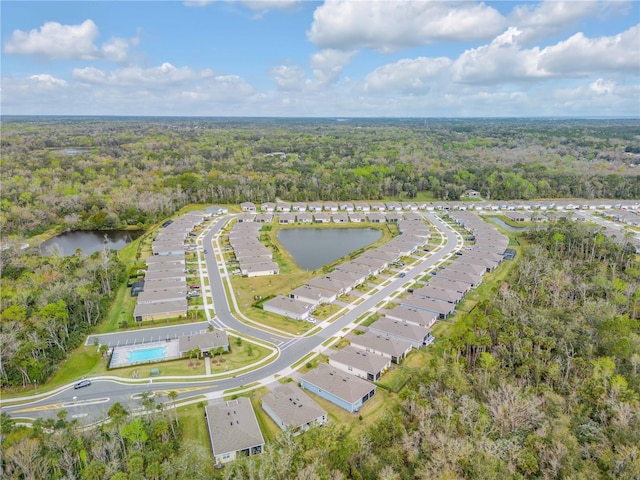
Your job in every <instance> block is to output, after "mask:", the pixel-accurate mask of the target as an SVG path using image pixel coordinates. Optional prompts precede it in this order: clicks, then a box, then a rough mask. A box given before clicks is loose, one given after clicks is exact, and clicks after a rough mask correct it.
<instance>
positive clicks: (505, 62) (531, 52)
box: [452, 26, 640, 84]
mask: <svg viewBox="0 0 640 480" xmlns="http://www.w3.org/2000/svg"><path fill="white" fill-rule="evenodd" d="M521 35H522V31H521V30H519V29H518V28H515V27H510V28H509V29H508V30H507V31H506V32H505V33H503V34H502V35H500V36H498V37H496V38H495V39H494V40H493V41H492V42H491V43H490V44H489V45H483V46H481V47H478V48H473V49H469V50H466V51H465V52H464V53H463V54H462V55H460V57H458V59H457V60H456V61H455V63H454V64H453V67H452V72H453V80H454V81H456V82H461V83H487V84H488V83H498V84H499V83H504V82H513V81H527V80H541V79H546V78H558V77H580V76H587V75H594V74H598V73H602V72H611V73H618V74H625V73H631V74H633V73H635V74H637V73H638V72H640V26H635V27H632V28H630V29H629V30H627V31H626V32H623V33H621V34H619V35H615V36H612V37H599V38H594V39H590V38H587V37H585V36H584V35H583V34H582V33H577V34H575V35H573V36H572V37H570V38H569V39H567V40H565V41H562V42H559V43H557V44H555V45H552V46H549V47H546V48H544V49H540V48H538V47H534V48H531V49H521V48H520V47H519V44H520V42H519V38H520V36H521Z"/></svg>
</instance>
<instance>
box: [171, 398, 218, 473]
mask: <svg viewBox="0 0 640 480" xmlns="http://www.w3.org/2000/svg"><path fill="white" fill-rule="evenodd" d="M170 413H171V414H173V412H170ZM178 421H179V422H180V428H181V429H182V434H183V436H184V438H185V440H191V441H193V442H194V443H196V444H197V445H203V446H205V447H206V448H205V450H206V451H207V455H208V456H209V461H210V462H211V463H213V451H212V450H211V442H210V440H209V429H208V428H207V419H206V418H205V417H204V409H203V408H202V407H200V406H198V404H195V403H194V404H192V405H187V406H184V407H178Z"/></svg>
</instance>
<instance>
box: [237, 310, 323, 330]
mask: <svg viewBox="0 0 640 480" xmlns="http://www.w3.org/2000/svg"><path fill="white" fill-rule="evenodd" d="M244 314H245V315H246V316H247V317H249V318H250V319H251V320H253V321H255V322H258V323H261V324H262V325H265V326H269V327H272V328H276V329H278V330H282V331H284V332H288V333H291V334H294V335H304V334H306V333H307V332H308V331H309V330H311V329H312V328H313V324H312V323H309V322H305V321H304V320H293V319H291V318H286V317H283V316H281V315H276V314H275V313H271V312H266V311H264V310H262V309H261V308H257V307H250V308H249V309H248V310H245V311H244Z"/></svg>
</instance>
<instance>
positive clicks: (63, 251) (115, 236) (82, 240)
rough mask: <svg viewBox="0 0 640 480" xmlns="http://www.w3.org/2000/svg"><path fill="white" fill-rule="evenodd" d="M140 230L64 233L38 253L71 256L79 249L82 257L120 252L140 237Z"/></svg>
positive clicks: (41, 246)
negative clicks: (105, 250)
mask: <svg viewBox="0 0 640 480" xmlns="http://www.w3.org/2000/svg"><path fill="white" fill-rule="evenodd" d="M142 233H143V231H142V230H86V231H78V232H66V233H62V234H60V235H58V236H57V237H53V238H51V239H49V240H47V241H46V242H44V243H43V244H42V245H40V252H42V254H43V255H53V254H58V253H59V254H60V255H63V256H67V255H73V254H74V253H75V252H76V250H77V249H78V248H79V249H80V250H82V253H83V254H84V255H91V254H92V253H94V252H97V251H99V250H102V249H103V248H104V246H105V245H106V246H107V248H111V249H114V250H120V249H121V248H122V247H124V246H125V245H126V244H127V243H130V242H132V241H133V240H135V239H136V238H138V237H139V236H140V235H142Z"/></svg>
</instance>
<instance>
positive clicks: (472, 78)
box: [452, 27, 551, 84]
mask: <svg viewBox="0 0 640 480" xmlns="http://www.w3.org/2000/svg"><path fill="white" fill-rule="evenodd" d="M521 34H522V32H521V31H520V30H518V29H517V28H514V27H509V29H507V31H506V32H504V33H503V34H502V35H499V36H498V37H496V38H495V39H494V40H493V41H492V42H491V43H490V44H489V45H483V46H481V47H478V48H472V49H469V50H466V51H465V52H464V53H462V55H460V56H459V57H458V59H457V60H456V61H455V62H454V64H453V66H452V75H453V80H454V81H456V82H460V83H487V84H488V83H495V82H498V83H502V82H510V81H524V80H533V79H541V78H545V77H549V76H551V73H550V72H546V71H544V70H541V69H540V68H539V66H538V60H539V56H540V51H539V49H538V48H537V47H536V48H533V49H530V50H521V49H520V48H519V47H518V42H517V38H518V36H519V35H521Z"/></svg>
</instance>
